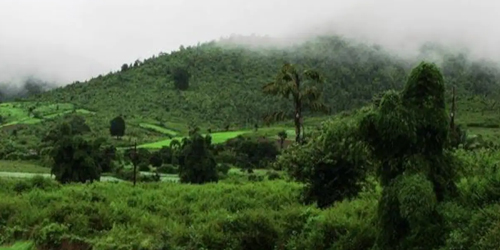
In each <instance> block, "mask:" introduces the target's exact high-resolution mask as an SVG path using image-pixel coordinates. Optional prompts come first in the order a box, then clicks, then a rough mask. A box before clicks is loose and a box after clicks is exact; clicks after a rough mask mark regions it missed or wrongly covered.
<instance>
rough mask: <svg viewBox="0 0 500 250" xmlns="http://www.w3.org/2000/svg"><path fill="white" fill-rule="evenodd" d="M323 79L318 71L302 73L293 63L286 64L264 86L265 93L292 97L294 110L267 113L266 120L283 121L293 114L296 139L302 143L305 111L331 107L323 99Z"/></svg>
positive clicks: (326, 111)
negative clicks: (272, 79)
mask: <svg viewBox="0 0 500 250" xmlns="http://www.w3.org/2000/svg"><path fill="white" fill-rule="evenodd" d="M322 82H323V80H322V78H321V76H320V75H319V73H318V72H316V71H313V70H305V71H303V73H302V74H300V73H299V71H298V70H297V69H296V68H295V66H294V65H292V64H285V65H283V67H282V68H281V71H280V72H278V74H277V75H276V77H275V79H274V81H272V82H270V83H267V84H266V85H264V87H263V92H264V93H265V94H269V95H274V96H281V97H283V98H285V99H289V98H291V99H292V102H293V106H294V110H293V112H290V111H277V112H274V113H272V114H269V115H266V116H265V118H264V120H265V121H266V122H267V123H271V122H273V121H282V120H285V119H287V118H288V117H290V115H292V116H293V120H294V125H295V133H296V137H295V141H296V142H298V143H300V142H301V140H302V138H301V128H302V124H303V117H302V115H303V111H304V110H305V108H308V109H309V110H310V111H312V112H318V111H321V112H324V113H328V112H329V109H328V108H327V106H326V105H325V104H324V103H323V102H322V101H321V90H320V89H319V85H320V84H322Z"/></svg>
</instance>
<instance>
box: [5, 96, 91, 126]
mask: <svg viewBox="0 0 500 250" xmlns="http://www.w3.org/2000/svg"><path fill="white" fill-rule="evenodd" d="M30 107H35V109H33V113H36V114H38V115H39V116H41V117H42V118H41V119H40V118H35V117H33V115H30V113H29V108H30ZM73 109H74V105H73V104H71V103H35V102H8V103H2V104H0V116H2V118H3V119H4V120H3V123H2V125H0V127H7V126H10V125H16V124H26V125H33V124H37V123H40V122H41V121H43V120H44V119H51V118H55V117H59V116H62V115H65V114H68V113H71V112H73ZM76 112H77V113H80V114H94V112H92V111H89V110H86V109H77V110H76Z"/></svg>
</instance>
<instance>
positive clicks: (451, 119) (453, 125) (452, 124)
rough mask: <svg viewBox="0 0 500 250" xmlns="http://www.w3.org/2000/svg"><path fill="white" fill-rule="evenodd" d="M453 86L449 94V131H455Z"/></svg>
mask: <svg viewBox="0 0 500 250" xmlns="http://www.w3.org/2000/svg"><path fill="white" fill-rule="evenodd" d="M455 108H456V107H455V86H453V88H452V92H451V114H450V129H451V131H455V112H456V111H455Z"/></svg>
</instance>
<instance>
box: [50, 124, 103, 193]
mask: <svg viewBox="0 0 500 250" xmlns="http://www.w3.org/2000/svg"><path fill="white" fill-rule="evenodd" d="M58 129H60V130H61V131H60V135H61V136H60V137H59V138H58V139H57V140H55V141H53V143H54V144H53V147H52V149H51V153H50V155H51V157H52V163H53V165H52V170H51V173H52V174H54V175H55V177H56V180H57V181H59V182H60V183H69V182H87V181H91V182H92V181H94V180H99V179H100V176H101V167H100V166H99V162H98V159H99V157H100V154H101V151H100V150H101V144H102V141H101V140H95V141H88V140H85V139H84V138H83V137H82V136H80V135H78V134H73V133H72V128H71V126H70V125H69V124H68V123H63V124H61V125H60V126H59V127H58Z"/></svg>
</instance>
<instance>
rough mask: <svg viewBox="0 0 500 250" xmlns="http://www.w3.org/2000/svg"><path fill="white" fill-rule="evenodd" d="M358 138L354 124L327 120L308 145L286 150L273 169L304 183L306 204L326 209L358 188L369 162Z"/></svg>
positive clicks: (303, 193) (355, 193) (358, 190)
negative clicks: (282, 171) (284, 171)
mask: <svg viewBox="0 0 500 250" xmlns="http://www.w3.org/2000/svg"><path fill="white" fill-rule="evenodd" d="M360 139H361V138H360V136H359V133H358V127H357V121H349V122H347V121H342V120H334V121H329V122H328V123H325V125H324V126H323V127H322V129H321V132H320V134H319V136H316V137H313V138H312V140H311V141H309V142H308V143H306V144H302V145H301V144H294V145H291V146H290V147H288V148H286V149H285V150H284V151H283V153H282V154H281V155H280V156H278V159H277V161H276V162H275V163H274V168H275V169H282V170H286V171H287V172H288V173H289V175H290V176H291V177H292V178H294V179H295V180H297V181H299V182H302V183H304V184H306V185H305V187H304V190H303V192H302V198H303V199H304V201H305V202H306V203H316V204H317V206H318V207H320V208H326V207H329V206H331V205H332V204H333V203H334V202H336V201H341V200H343V199H348V198H353V197H355V196H356V195H357V194H358V193H359V192H360V191H361V189H362V183H363V181H364V179H365V177H366V173H367V170H368V169H369V167H370V162H369V161H368V150H367V147H366V144H365V143H363V142H362V141H361V140H360Z"/></svg>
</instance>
